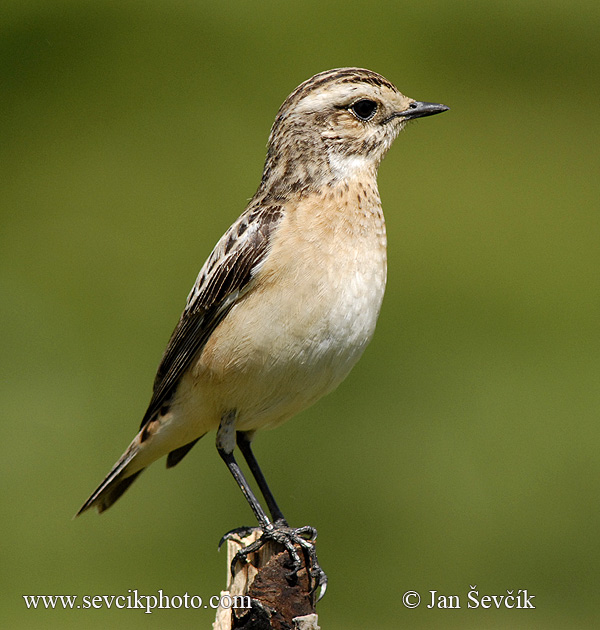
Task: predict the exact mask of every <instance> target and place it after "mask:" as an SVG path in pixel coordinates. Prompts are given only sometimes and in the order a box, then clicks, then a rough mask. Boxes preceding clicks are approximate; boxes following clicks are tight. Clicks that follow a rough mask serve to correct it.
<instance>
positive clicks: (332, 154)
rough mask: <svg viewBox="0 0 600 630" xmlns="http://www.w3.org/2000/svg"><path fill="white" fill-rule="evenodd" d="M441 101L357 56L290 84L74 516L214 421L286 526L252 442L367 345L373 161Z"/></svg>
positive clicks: (380, 283)
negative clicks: (239, 196)
mask: <svg viewBox="0 0 600 630" xmlns="http://www.w3.org/2000/svg"><path fill="white" fill-rule="evenodd" d="M447 109H448V108H447V107H446V106H445V105H438V104H434V103H424V102H419V101H415V100H413V99H411V98H408V97H406V96H404V95H403V94H401V93H400V92H399V91H398V90H397V89H396V87H394V85H392V83H390V82H389V81H388V80H387V79H385V78H384V77H382V76H381V75H379V74H376V73H375V72H371V71H369V70H364V69H361V68H340V69H337V70H329V71H327V72H322V73H320V74H317V75H315V76H314V77H312V78H311V79H309V80H308V81H305V82H304V83H302V84H301V85H300V86H299V87H298V88H297V89H296V90H294V92H292V94H290V96H289V97H288V98H287V99H286V101H285V102H284V103H283V105H282V106H281V109H280V110H279V112H278V114H277V117H276V118H275V122H274V124H273V127H272V129H271V135H270V137H269V143H268V151H267V158H266V163H265V167H264V172H263V176H262V180H261V182H260V185H259V187H258V191H257V192H256V194H255V195H254V197H253V198H252V200H251V201H250V203H249V204H248V207H247V208H246V210H245V211H244V212H243V213H242V215H241V216H240V217H239V218H238V219H237V221H236V222H235V223H234V224H233V225H232V226H231V227H230V228H229V229H228V230H227V232H226V233H225V234H224V236H223V237H222V238H221V240H220V241H219V242H218V243H217V245H216V247H215V249H214V250H213V252H212V253H211V255H210V256H209V257H208V260H207V261H206V263H205V264H204V266H203V267H202V269H201V271H200V274H199V276H198V279H197V281H196V284H195V285H194V287H193V288H192V291H191V293H190V294H189V296H188V299H187V304H186V306H185V309H184V311H183V314H182V316H181V319H180V320H179V323H178V324H177V327H176V328H175V331H174V332H173V335H172V336H171V339H170V341H169V344H168V346H167V349H166V350H165V353H164V356H163V358H162V361H161V363H160V365H159V368H158V373H157V375H156V379H155V381H154V391H153V394H152V399H151V400H150V405H149V406H148V409H147V411H146V413H145V415H144V417H143V420H142V424H141V427H140V431H139V433H138V434H137V435H136V437H135V438H134V439H133V441H132V442H131V444H130V445H129V447H128V448H127V450H126V451H125V453H124V454H123V456H122V457H121V458H120V459H119V461H118V462H117V463H116V464H115V466H114V467H113V469H112V470H111V471H110V473H109V474H108V475H107V477H106V478H105V479H104V481H103V482H102V483H101V484H100V486H99V487H98V488H97V489H96V490H95V491H94V493H93V494H92V495H91V496H90V498H89V499H88V500H87V501H86V502H85V504H84V505H83V507H82V508H81V509H80V510H79V512H78V514H81V513H82V512H84V511H85V510H87V509H89V508H91V507H95V508H97V509H98V511H99V512H103V511H104V510H106V509H107V508H109V507H110V506H111V505H112V504H113V503H114V502H115V501H116V500H117V499H118V498H119V497H120V496H121V495H122V494H123V493H124V492H125V490H127V488H128V487H129V486H130V485H131V484H132V482H133V481H134V480H135V479H136V478H137V477H138V475H139V474H140V473H141V472H142V471H143V470H144V468H145V467H146V466H148V465H150V464H151V463H152V462H153V461H155V460H157V459H159V458H160V457H162V456H163V455H167V467H168V468H170V467H172V466H175V465H176V464H178V463H179V462H180V461H181V460H182V459H183V458H184V457H185V455H186V454H187V453H188V452H189V451H190V449H191V448H192V447H193V446H194V444H196V442H197V441H198V440H199V439H200V438H201V437H202V436H203V435H205V434H206V433H207V432H209V431H212V430H216V431H217V437H216V443H217V450H218V452H219V455H220V456H221V457H222V458H223V460H224V461H225V463H226V464H227V466H228V468H229V470H230V471H231V473H232V474H233V476H234V478H235V480H236V481H237V483H238V484H239V486H240V488H241V490H242V492H243V493H244V495H245V497H246V499H247V500H248V502H249V504H250V507H251V508H252V510H253V512H254V514H255V516H256V518H257V519H258V522H259V524H260V526H261V528H262V529H263V530H264V531H271V532H273V531H275V530H277V529H285V528H287V523H286V521H285V519H284V517H283V514H282V512H281V510H280V509H279V507H278V506H277V503H276V502H275V499H274V498H273V495H272V494H271V492H270V491H269V488H268V486H267V483H266V481H265V478H264V476H263V474H262V472H261V471H260V468H259V467H258V464H257V462H256V460H255V458H254V455H253V453H252V451H251V448H250V443H251V441H252V439H253V437H254V435H255V432H256V431H257V430H258V429H266V428H274V427H277V426H279V425H280V424H281V423H282V422H285V421H286V420H288V419H289V418H291V417H292V416H293V415H294V414H296V413H298V412H299V411H301V410H302V409H305V408H306V407H308V406H309V405H312V404H313V403H314V402H316V401H317V400H318V399H319V398H321V397H322V396H323V395H325V394H327V393H328V392H330V391H331V390H333V389H334V388H335V387H337V385H339V384H340V383H341V381H342V380H343V379H344V378H345V377H346V376H347V374H348V373H349V371H350V370H351V368H352V367H353V366H354V364H355V363H356V362H357V361H358V359H359V357H360V356H361V354H362V352H363V350H364V349H365V347H366V346H367V344H368V343H369V341H370V339H371V337H372V335H373V332H374V330H375V323H376V321H377V317H378V315H379V309H380V306H381V301H382V298H383V293H384V289H385V283H386V233H385V223H384V218H383V213H382V210H381V201H380V199H379V192H378V190H377V168H378V166H379V163H380V162H381V159H382V158H383V156H384V155H385V153H386V152H387V150H388V149H389V148H390V146H391V144H392V142H393V140H394V139H395V138H396V136H397V135H398V133H399V132H400V130H401V129H403V128H404V126H405V125H406V123H407V121H409V120H412V119H415V118H419V117H423V116H430V115H432V114H438V113H440V112H443V111H446V110H447ZM236 442H237V445H238V446H239V449H240V451H241V453H242V455H243V456H244V458H245V459H246V461H247V463H248V465H249V468H250V470H251V472H252V474H253V475H254V477H255V479H256V481H257V484H258V486H259V488H260V490H261V492H262V493H263V496H264V498H265V501H266V504H267V507H268V508H269V511H270V513H271V517H272V520H271V519H269V517H268V516H267V514H266V512H265V511H264V510H263V508H262V507H261V505H260V503H259V501H258V500H257V499H256V497H255V496H254V494H253V493H252V490H251V489H250V486H249V485H248V483H247V481H246V479H245V478H244V475H243V474H242V472H241V470H240V468H239V467H238V465H237V463H236V460H235V458H234V454H233V452H234V448H235V445H236ZM287 529H288V530H289V528H287Z"/></svg>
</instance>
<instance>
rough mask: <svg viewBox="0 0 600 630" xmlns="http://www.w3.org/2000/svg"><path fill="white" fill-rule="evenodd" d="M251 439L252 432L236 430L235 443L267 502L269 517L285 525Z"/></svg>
mask: <svg viewBox="0 0 600 630" xmlns="http://www.w3.org/2000/svg"><path fill="white" fill-rule="evenodd" d="M251 441H252V433H249V432H247V431H238V432H237V445H238V447H239V449H240V451H241V452H242V455H243V456H244V459H245V460H246V463H247V464H248V468H250V472H251V473H252V474H253V475H254V479H256V483H257V484H258V487H259V488H260V491H261V492H262V495H263V497H264V498H265V501H266V502H267V507H268V508H269V512H271V517H272V519H273V522H274V523H279V522H281V523H283V524H284V525H287V521H286V520H285V517H284V516H283V513H282V512H281V510H280V509H279V506H278V505H277V502H276V501H275V497H274V496H273V493H272V492H271V490H270V488H269V486H268V485H267V480H266V479H265V476H264V475H263V473H262V470H261V469H260V466H259V465H258V462H257V461H256V457H254V453H253V452H252V448H251V447H250V444H251Z"/></svg>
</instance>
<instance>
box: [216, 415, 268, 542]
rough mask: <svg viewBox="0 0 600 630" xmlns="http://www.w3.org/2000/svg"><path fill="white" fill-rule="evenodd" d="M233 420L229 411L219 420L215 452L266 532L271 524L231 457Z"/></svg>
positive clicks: (233, 438)
mask: <svg viewBox="0 0 600 630" xmlns="http://www.w3.org/2000/svg"><path fill="white" fill-rule="evenodd" d="M235 420H236V412H235V411H230V412H229V413H227V414H225V415H224V416H223V418H222V419H221V424H220V425H219V430H218V431H217V451H218V452H219V455H220V456H221V459H222V460H223V461H224V462H225V464H226V465H227V468H229V472H230V473H231V474H232V475H233V478H234V479H235V481H236V483H237V485H238V486H239V487H240V490H241V491H242V493H243V494H244V496H245V497H246V501H248V503H249V504H250V507H251V508H252V511H253V512H254V516H256V519H257V521H258V524H259V525H260V527H261V529H262V530H263V531H267V530H268V529H272V528H273V524H272V523H271V521H270V520H269V517H268V516H267V514H266V512H265V511H264V510H263V508H262V505H261V504H260V503H259V502H258V499H257V498H256V497H255V496H254V493H253V492H252V488H250V486H249V484H248V482H247V481H246V477H244V473H242V471H241V469H240V467H239V466H238V463H237V462H236V461H235V457H234V456H233V449H234V448H235Z"/></svg>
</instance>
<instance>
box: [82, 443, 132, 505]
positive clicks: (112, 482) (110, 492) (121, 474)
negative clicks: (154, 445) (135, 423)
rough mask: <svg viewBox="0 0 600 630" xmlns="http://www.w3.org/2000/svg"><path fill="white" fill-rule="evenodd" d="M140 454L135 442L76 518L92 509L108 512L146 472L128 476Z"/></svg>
mask: <svg viewBox="0 0 600 630" xmlns="http://www.w3.org/2000/svg"><path fill="white" fill-rule="evenodd" d="M138 452H139V444H138V443H137V440H134V441H133V442H132V443H131V444H130V446H129V448H128V449H127V450H126V451H125V452H124V453H123V455H122V456H121V459H119V461H118V462H117V463H116V464H115V465H114V466H113V468H112V470H111V471H110V472H109V473H108V475H106V477H105V479H104V481H103V482H102V483H101V484H100V485H99V486H98V487H97V488H96V489H95V490H94V492H93V493H92V494H91V496H90V498H89V499H88V500H87V501H86V502H85V503H84V504H83V505H82V506H81V509H80V510H79V512H77V514H75V517H77V516H79V515H80V514H83V512H85V511H86V510H89V509H90V508H91V507H95V508H97V510H98V512H99V513H100V512H104V510H107V509H108V508H109V507H110V506H111V505H112V504H113V503H114V502H115V501H116V500H117V499H118V498H119V497H120V496H121V495H122V494H123V493H124V492H125V490H127V488H129V486H130V485H131V484H132V483H133V482H134V481H135V480H136V478H137V476H138V475H139V474H140V473H141V472H142V471H143V470H144V469H143V468H142V469H141V470H137V471H135V472H133V473H131V474H127V467H128V466H129V464H130V463H131V462H132V460H133V458H134V457H135V456H136V455H137V454H138Z"/></svg>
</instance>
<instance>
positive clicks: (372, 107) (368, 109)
mask: <svg viewBox="0 0 600 630" xmlns="http://www.w3.org/2000/svg"><path fill="white" fill-rule="evenodd" d="M350 109H351V110H352V113H353V114H354V115H355V116H356V117H357V118H358V119H359V120H371V118H373V116H375V112H376V111H377V103H376V102H375V101H371V100H369V99H368V98H363V99H361V100H360V101H356V103H354V105H352V106H351V107H350Z"/></svg>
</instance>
